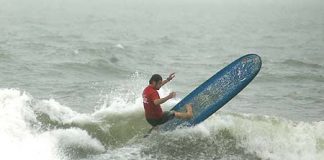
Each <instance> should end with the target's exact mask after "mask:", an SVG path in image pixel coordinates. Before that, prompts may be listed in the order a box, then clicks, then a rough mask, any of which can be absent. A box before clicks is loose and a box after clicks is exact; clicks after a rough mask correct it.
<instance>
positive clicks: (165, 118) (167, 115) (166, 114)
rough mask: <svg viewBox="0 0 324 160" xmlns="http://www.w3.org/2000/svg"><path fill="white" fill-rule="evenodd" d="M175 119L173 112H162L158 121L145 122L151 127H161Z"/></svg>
mask: <svg viewBox="0 0 324 160" xmlns="http://www.w3.org/2000/svg"><path fill="white" fill-rule="evenodd" d="M174 117H175V114H174V112H173V111H166V112H163V115H162V118H160V119H146V121H147V122H148V123H149V124H151V125H152V126H157V125H161V124H163V123H165V122H167V121H169V120H171V119H173V118H174Z"/></svg>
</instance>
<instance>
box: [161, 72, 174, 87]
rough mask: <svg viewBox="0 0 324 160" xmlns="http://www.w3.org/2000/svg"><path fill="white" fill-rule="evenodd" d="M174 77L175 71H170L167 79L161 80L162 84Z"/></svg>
mask: <svg viewBox="0 0 324 160" xmlns="http://www.w3.org/2000/svg"><path fill="white" fill-rule="evenodd" d="M174 77H175V73H174V72H173V73H171V74H170V75H169V77H168V78H167V79H165V80H164V81H162V86H163V85H165V84H166V83H168V82H170V81H171V80H172V79H173V78H174Z"/></svg>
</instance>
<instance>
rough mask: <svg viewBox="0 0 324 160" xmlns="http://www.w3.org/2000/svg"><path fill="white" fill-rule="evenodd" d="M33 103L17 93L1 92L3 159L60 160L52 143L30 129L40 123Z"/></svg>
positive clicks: (1, 144)
mask: <svg viewBox="0 0 324 160" xmlns="http://www.w3.org/2000/svg"><path fill="white" fill-rule="evenodd" d="M31 99H32V97H30V96H28V95H27V94H26V93H23V92H20V91H18V90H15V89H0V126H1V129H0V142H1V143H0V151H1V154H0V159H13V160H16V159H17V160H18V159H19V160H20V159H27V160H29V159H33V160H38V159H39V160H43V159H48V160H54V159H58V157H57V155H58V154H57V153H56V152H55V149H54V148H55V147H54V146H53V143H52V140H51V139H50V138H48V137H46V138H44V137H39V136H38V135H37V133H35V131H34V130H32V129H30V125H31V123H35V122H36V116H35V114H34V113H33V111H32V110H31V108H30V106H29V103H30V101H31Z"/></svg>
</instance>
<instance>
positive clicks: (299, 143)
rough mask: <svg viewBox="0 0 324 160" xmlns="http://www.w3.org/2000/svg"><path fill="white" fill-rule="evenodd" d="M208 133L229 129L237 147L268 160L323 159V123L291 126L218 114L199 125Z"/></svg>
mask: <svg viewBox="0 0 324 160" xmlns="http://www.w3.org/2000/svg"><path fill="white" fill-rule="evenodd" d="M202 125H203V126H204V127H206V128H208V129H209V130H210V131H211V132H218V131H219V130H221V129H228V130H229V131H230V132H231V133H232V135H233V136H234V137H235V139H237V142H238V145H239V146H238V147H243V148H245V149H246V150H247V151H248V152H250V153H252V154H256V155H257V156H258V157H260V158H262V159H271V160H282V159H285V160H296V159H307V160H318V159H323V158H324V147H323V144H320V143H323V140H324V134H323V133H324V122H323V121H321V122H312V123H307V122H293V121H290V120H286V119H280V118H276V117H269V116H255V115H249V114H244V115H235V114H217V115H216V116H213V117H212V118H210V119H208V120H206V122H204V123H203V124H202Z"/></svg>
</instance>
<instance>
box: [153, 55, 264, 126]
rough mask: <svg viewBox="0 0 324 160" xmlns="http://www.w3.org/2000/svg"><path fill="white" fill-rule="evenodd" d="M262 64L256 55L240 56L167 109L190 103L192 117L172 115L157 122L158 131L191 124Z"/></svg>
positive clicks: (227, 98) (233, 92)
mask: <svg viewBox="0 0 324 160" xmlns="http://www.w3.org/2000/svg"><path fill="white" fill-rule="evenodd" d="M261 66H262V61H261V58H260V56H258V55H256V54H248V55H245V56H242V57H240V58H238V59H237V60H235V61H234V62H232V63H231V64H229V65H228V66H226V67H225V68H223V69H222V70H220V71H219V72H217V73H216V74H215V75H213V76H212V77H210V78H209V79H208V80H206V81H205V82H204V83H202V84H201V85H200V86H198V87H197V88H196V89H195V90H193V91H192V92H191V93H189V94H188V95H187V96H186V97H185V98H183V99H182V100H181V101H180V102H179V103H178V104H176V105H175V106H174V107H173V108H172V109H171V111H180V112H185V105H186V104H189V103H191V104H192V105H193V113H194V115H193V118H192V119H190V120H180V119H177V118H174V119H172V120H170V121H168V122H166V123H164V124H162V125H160V126H159V129H160V131H170V130H174V129H176V128H177V127H182V126H186V127H190V126H195V125H197V124H199V123H201V122H203V121H204V120H205V119H207V118H208V117H209V116H211V115H212V114H213V113H215V112H216V111H217V110H219V109H220V108H221V107H223V106H224V105H225V104H226V103H227V102H228V101H230V100H231V99H232V98H233V97H235V96H236V95H237V94H238V93H239V92H240V91H241V90H242V89H244V88H245V87H246V86H247V85H248V84H249V83H250V82H251V81H252V80H253V79H254V77H255V76H256V75H257V74H258V73H259V71H260V69H261Z"/></svg>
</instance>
